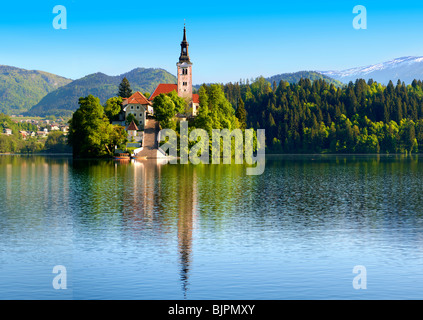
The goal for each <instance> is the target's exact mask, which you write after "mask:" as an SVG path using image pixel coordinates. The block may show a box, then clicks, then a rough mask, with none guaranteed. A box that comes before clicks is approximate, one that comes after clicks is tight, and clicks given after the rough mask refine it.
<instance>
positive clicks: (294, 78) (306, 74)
mask: <svg viewBox="0 0 423 320" xmlns="http://www.w3.org/2000/svg"><path fill="white" fill-rule="evenodd" d="M301 79H310V80H311V81H315V80H325V81H326V82H327V83H329V84H334V85H335V86H337V87H341V86H342V85H343V84H342V82H340V81H338V80H335V79H333V78H331V77H329V76H327V75H324V74H321V73H319V72H316V71H298V72H293V73H282V74H277V75H274V76H272V77H269V78H266V80H267V81H269V82H270V83H273V81H275V82H276V84H279V82H280V81H281V80H283V81H286V82H289V83H298V81H300V80H301Z"/></svg>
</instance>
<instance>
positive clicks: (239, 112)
mask: <svg viewBox="0 0 423 320" xmlns="http://www.w3.org/2000/svg"><path fill="white" fill-rule="evenodd" d="M235 116H236V117H237V118H238V121H239V124H240V126H241V129H245V128H246V127H247V111H245V107H244V101H242V99H241V98H239V99H238V108H237V109H236V112H235Z"/></svg>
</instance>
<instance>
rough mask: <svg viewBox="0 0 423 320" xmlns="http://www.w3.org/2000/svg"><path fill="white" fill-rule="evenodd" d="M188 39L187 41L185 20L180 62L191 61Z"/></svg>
mask: <svg viewBox="0 0 423 320" xmlns="http://www.w3.org/2000/svg"><path fill="white" fill-rule="evenodd" d="M188 46H189V44H188V41H187V30H186V27H185V22H184V37H183V38H182V42H181V55H180V56H179V62H180V63H182V62H190V59H189V54H188Z"/></svg>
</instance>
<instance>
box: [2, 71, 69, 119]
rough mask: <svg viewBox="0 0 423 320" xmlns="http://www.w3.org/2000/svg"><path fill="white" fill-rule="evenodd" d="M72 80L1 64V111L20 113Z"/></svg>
mask: <svg viewBox="0 0 423 320" xmlns="http://www.w3.org/2000/svg"><path fill="white" fill-rule="evenodd" d="M70 82H72V80H71V79H67V78H64V77H61V76H58V75H55V74H52V73H48V72H44V71H38V70H25V69H21V68H16V67H11V66H4V65H0V113H5V114H19V113H21V112H23V111H26V110H28V109H29V108H31V107H32V106H33V105H35V104H37V103H38V102H40V101H41V99H42V98H43V97H44V96H45V95H46V94H48V93H50V92H52V91H54V90H56V89H58V88H60V87H62V86H64V85H66V84H68V83H70Z"/></svg>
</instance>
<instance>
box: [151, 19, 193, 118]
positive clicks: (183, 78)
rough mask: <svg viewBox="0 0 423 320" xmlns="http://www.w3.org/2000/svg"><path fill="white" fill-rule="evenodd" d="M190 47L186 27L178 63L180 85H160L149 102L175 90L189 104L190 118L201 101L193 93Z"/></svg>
mask: <svg viewBox="0 0 423 320" xmlns="http://www.w3.org/2000/svg"><path fill="white" fill-rule="evenodd" d="M188 47H189V43H188V41H187V32H186V28H185V26H184V35H183V38H182V42H181V54H180V56H179V61H178V62H177V63H176V67H177V70H178V73H177V75H178V83H177V84H169V83H161V84H159V85H158V86H157V88H156V89H155V90H154V92H153V94H152V95H151V96H150V97H149V99H148V100H149V101H151V102H152V101H153V99H154V98H155V97H156V96H158V95H159V94H161V93H170V92H172V91H173V90H175V91H176V92H177V93H178V96H179V97H181V98H184V99H185V100H186V101H187V102H188V110H189V114H188V116H196V115H197V111H198V107H199V104H200V101H199V97H198V94H195V93H194V94H193V93H192V62H191V60H190V58H189V53H188Z"/></svg>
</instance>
